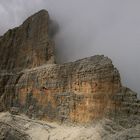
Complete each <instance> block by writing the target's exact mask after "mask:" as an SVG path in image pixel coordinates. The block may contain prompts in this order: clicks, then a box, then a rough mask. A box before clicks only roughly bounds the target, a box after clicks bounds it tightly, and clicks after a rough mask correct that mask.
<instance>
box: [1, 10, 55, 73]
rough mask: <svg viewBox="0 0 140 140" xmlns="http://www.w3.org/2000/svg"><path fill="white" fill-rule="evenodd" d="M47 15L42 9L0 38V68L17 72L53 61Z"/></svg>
mask: <svg viewBox="0 0 140 140" xmlns="http://www.w3.org/2000/svg"><path fill="white" fill-rule="evenodd" d="M49 22H50V20H49V15H48V12H47V11H45V10H42V11H40V12H38V13H37V14H34V15H33V16H31V17H29V18H28V19H27V20H26V21H24V22H23V24H22V25H21V26H19V27H17V28H14V29H10V30H9V31H8V32H6V33H5V34H4V36H2V37H1V38H0V70H1V73H2V72H6V73H7V72H8V73H9V72H17V71H21V70H24V69H27V68H34V67H37V66H41V65H43V64H48V63H49V64H50V63H51V64H52V63H54V42H53V41H52V40H51V39H50V37H49V32H50V30H49Z"/></svg>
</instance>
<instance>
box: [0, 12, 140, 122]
mask: <svg viewBox="0 0 140 140" xmlns="http://www.w3.org/2000/svg"><path fill="white" fill-rule="evenodd" d="M0 58H1V59H0V63H1V65H0V69H1V71H0V105H1V106H0V109H1V110H4V109H6V110H10V109H11V108H18V109H20V112H24V113H26V114H27V115H29V116H30V117H38V118H40V119H47V120H56V121H62V122H63V121H71V122H81V123H85V122H92V121H93V120H97V119H100V118H102V117H104V116H109V115H114V114H115V113H116V112H121V111H122V108H125V107H124V105H123V101H122V100H121V99H119V98H120V97H122V98H123V99H124V98H125V97H128V96H125V97H124V92H122V86H121V81H120V75H119V72H118V70H117V69H116V68H115V67H114V66H113V64H112V61H111V60H110V59H109V58H107V57H104V56H103V55H96V56H92V57H89V58H85V59H82V60H78V61H75V62H71V63H66V64H62V65H59V64H54V43H53V41H51V39H50V37H49V15H48V13H47V12H46V11H44V10H43V11H40V12H38V13H36V14H35V15H33V16H31V17H29V18H28V19H27V20H26V21H25V22H24V23H23V24H22V25H21V26H20V27H18V28H15V29H13V30H10V31H8V32H7V33H6V34H5V35H4V36H3V37H1V38H0ZM119 93H121V94H119ZM135 96H136V95H135ZM134 102H135V101H134ZM120 108H121V109H120ZM138 112H139V111H138V110H137V112H136V113H138Z"/></svg>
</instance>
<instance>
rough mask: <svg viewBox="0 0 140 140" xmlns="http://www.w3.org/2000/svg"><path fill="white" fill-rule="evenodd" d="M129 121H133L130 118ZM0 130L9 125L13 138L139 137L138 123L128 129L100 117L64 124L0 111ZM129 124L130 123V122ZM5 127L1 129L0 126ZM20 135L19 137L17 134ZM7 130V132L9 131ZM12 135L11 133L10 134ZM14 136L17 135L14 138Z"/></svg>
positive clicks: (0, 138)
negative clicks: (12, 131)
mask: <svg viewBox="0 0 140 140" xmlns="http://www.w3.org/2000/svg"><path fill="white" fill-rule="evenodd" d="M131 122H135V119H132V120H131ZM0 124H3V125H0V130H2V131H0V132H5V133H6V132H7V130H8V128H9V126H12V129H13V130H17V131H16V132H15V133H14V138H13V140H21V139H22V140H26V139H28V140H30V139H31V140H139V139H140V133H139V132H140V131H139V130H140V124H138V123H137V124H136V125H135V126H133V127H132V126H131V127H129V128H128V129H126V127H123V126H122V125H120V124H118V123H117V122H115V121H112V120H109V119H102V120H99V121H98V122H96V123H94V124H90V125H88V126H83V125H78V126H77V125H73V124H72V125H66V124H61V125H60V124H57V123H54V122H51V123H50V122H46V121H45V122H43V121H38V120H32V119H29V118H27V117H25V116H23V115H20V116H17V115H11V114H9V113H7V112H6V113H0ZM130 125H131V124H130ZM3 127H4V128H7V129H2V128H3ZM19 130H20V133H21V132H22V136H21V137H20V139H19V137H18V136H19V134H18V133H17V132H19ZM9 132H10V131H9ZM9 132H8V133H9ZM12 136H13V135H12ZM15 137H18V138H17V139H15ZM3 139H4V140H5V139H6V140H12V137H11V135H10V139H8V135H3V133H0V140H3Z"/></svg>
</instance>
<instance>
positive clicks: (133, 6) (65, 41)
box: [0, 0, 140, 93]
mask: <svg viewBox="0 0 140 140" xmlns="http://www.w3.org/2000/svg"><path fill="white" fill-rule="evenodd" d="M40 9H46V10H48V11H49V13H50V16H51V18H52V19H54V20H55V21H57V23H58V24H59V26H60V30H59V32H58V34H57V35H56V39H55V42H56V49H57V56H58V58H59V61H60V62H68V61H73V60H76V59H79V58H83V57H88V56H92V55H95V54H104V55H105V56H108V57H110V58H111V59H112V60H113V63H114V64H115V66H116V67H117V68H118V69H119V71H120V74H121V77H122V82H123V85H124V86H128V87H130V88H131V89H133V90H135V91H137V92H139V93H140V0H0V19H1V20H0V34H1V35H2V34H3V33H4V32H5V31H7V30H8V29H9V28H13V27H15V26H18V25H20V24H21V23H22V22H23V21H24V20H25V19H26V18H27V17H28V16H30V15H31V14H33V13H34V12H36V11H38V10H40Z"/></svg>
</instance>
